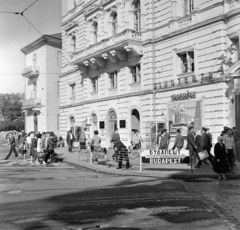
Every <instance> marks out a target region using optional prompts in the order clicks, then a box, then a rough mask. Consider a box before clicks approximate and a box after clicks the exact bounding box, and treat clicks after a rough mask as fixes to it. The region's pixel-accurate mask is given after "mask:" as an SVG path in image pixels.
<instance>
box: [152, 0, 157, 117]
mask: <svg viewBox="0 0 240 230" xmlns="http://www.w3.org/2000/svg"><path fill="white" fill-rule="evenodd" d="M154 1H155V0H152V41H153V42H152V53H153V81H152V82H153V119H154V120H155V118H156V109H155V97H156V91H155V2H154Z"/></svg>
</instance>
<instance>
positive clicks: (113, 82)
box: [109, 71, 118, 89]
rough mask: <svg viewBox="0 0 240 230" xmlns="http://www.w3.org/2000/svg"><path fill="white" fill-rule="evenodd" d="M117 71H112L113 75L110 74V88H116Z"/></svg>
mask: <svg viewBox="0 0 240 230" xmlns="http://www.w3.org/2000/svg"><path fill="white" fill-rule="evenodd" d="M117 75H118V74H117V71H114V72H113V73H110V76H109V78H110V88H111V89H113V88H117V81H118V76H117Z"/></svg>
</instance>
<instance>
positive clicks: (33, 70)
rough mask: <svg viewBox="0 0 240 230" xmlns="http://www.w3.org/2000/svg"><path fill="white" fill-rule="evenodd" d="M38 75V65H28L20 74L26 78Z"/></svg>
mask: <svg viewBox="0 0 240 230" xmlns="http://www.w3.org/2000/svg"><path fill="white" fill-rule="evenodd" d="M38 75H39V67H38V66H36V65H32V66H28V67H27V68H25V69H23V72H22V76H23V77H27V78H33V77H37V76H38Z"/></svg>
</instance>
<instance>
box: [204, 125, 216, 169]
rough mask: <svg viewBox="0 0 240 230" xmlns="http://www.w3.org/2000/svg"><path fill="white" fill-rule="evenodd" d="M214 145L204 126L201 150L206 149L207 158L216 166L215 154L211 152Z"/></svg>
mask: <svg viewBox="0 0 240 230" xmlns="http://www.w3.org/2000/svg"><path fill="white" fill-rule="evenodd" d="M211 147H212V144H211V140H210V136H209V135H208V134H207V129H206V128H205V127H202V138H201V151H204V150H206V151H207V153H208V157H207V159H208V160H209V162H210V163H211V165H212V166H214V161H213V159H214V156H213V155H212V154H211V153H210V149H211Z"/></svg>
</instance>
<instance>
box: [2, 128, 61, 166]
mask: <svg viewBox="0 0 240 230" xmlns="http://www.w3.org/2000/svg"><path fill="white" fill-rule="evenodd" d="M6 138H7V140H8V145H9V153H8V155H7V156H6V157H5V158H4V159H5V160H8V159H9V157H10V156H11V154H12V153H14V154H15V159H16V160H17V161H18V159H20V157H22V156H23V157H24V160H25V156H26V154H29V156H30V163H35V164H37V165H38V164H40V163H42V164H46V163H47V162H48V160H49V158H50V156H53V155H54V148H55V147H56V145H57V144H58V143H59V142H61V138H60V137H59V138H58V137H57V136H56V135H55V134H54V133H53V132H43V133H42V134H41V133H40V132H37V133H34V132H30V133H28V134H27V133H25V131H22V132H21V133H17V134H16V132H11V131H10V132H9V133H8V135H7V136H6Z"/></svg>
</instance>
